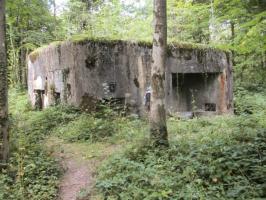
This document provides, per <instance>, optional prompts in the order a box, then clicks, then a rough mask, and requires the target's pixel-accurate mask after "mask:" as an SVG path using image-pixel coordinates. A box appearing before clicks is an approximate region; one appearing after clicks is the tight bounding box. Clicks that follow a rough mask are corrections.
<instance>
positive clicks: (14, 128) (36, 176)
mask: <svg viewBox="0 0 266 200" xmlns="http://www.w3.org/2000/svg"><path fill="white" fill-rule="evenodd" d="M9 98H10V102H9V103H10V112H11V114H10V124H11V127H10V143H11V158H10V163H9V166H8V169H7V170H6V171H3V172H2V173H0V177H1V181H0V182H1V186H0V198H1V199H18V200H24V199H36V200H41V199H43V200H46V199H55V198H56V196H57V192H58V191H57V190H58V178H59V175H60V170H59V168H58V163H57V162H56V160H54V159H53V158H51V156H50V155H49V153H48V152H47V151H46V150H45V146H44V144H43V141H44V139H45V137H46V136H48V135H49V134H50V133H51V132H52V130H53V128H55V127H56V126H58V125H63V124H65V123H68V122H69V121H72V120H74V119H75V118H76V116H77V115H78V112H77V110H76V109H74V108H71V107H60V106H58V107H52V108H50V109H47V110H45V111H43V112H36V111H32V110H31V109H30V106H29V105H28V104H27V98H26V95H25V93H24V92H20V91H19V90H15V89H12V90H11V91H10V96H9ZM1 195H2V196H1Z"/></svg>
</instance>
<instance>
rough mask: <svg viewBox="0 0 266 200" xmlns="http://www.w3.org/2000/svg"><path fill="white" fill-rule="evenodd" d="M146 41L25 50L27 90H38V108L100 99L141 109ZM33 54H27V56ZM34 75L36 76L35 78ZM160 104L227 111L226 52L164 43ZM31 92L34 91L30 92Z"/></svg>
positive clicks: (187, 110) (178, 110)
mask: <svg viewBox="0 0 266 200" xmlns="http://www.w3.org/2000/svg"><path fill="white" fill-rule="evenodd" d="M151 47H152V46H151V44H144V43H132V42H126V41H91V40H86V41H80V42H70V41H66V42H63V43H61V44H60V45H58V44H57V45H53V44H51V45H49V46H48V47H46V48H43V49H42V50H39V51H38V55H37V56H36V52H33V53H32V54H30V55H29V62H28V72H29V73H28V85H29V89H28V94H29V99H30V101H31V103H32V105H36V102H37V101H36V100H37V98H36V95H34V91H37V90H42V99H45V100H42V106H41V107H42V108H45V107H47V106H50V105H54V104H58V103H60V102H61V103H66V104H71V105H74V106H80V107H82V108H85V107H87V108H89V110H90V109H93V108H95V105H93V104H97V102H98V101H101V100H106V101H110V102H115V103H119V104H122V105H123V106H125V105H126V106H127V107H128V108H129V109H128V110H129V111H130V112H134V113H137V114H139V115H145V114H146V113H147V105H146V103H145V100H144V99H145V95H146V92H147V89H148V88H149V87H150V73H151V53H152V49H151ZM33 55H34V59H31V57H33ZM36 77H38V78H36ZM165 77H166V85H165V87H166V105H167V111H168V113H170V114H173V115H183V114H185V115H187V114H190V115H194V116H195V115H196V116H201V115H211V114H223V113H231V112H232V99H233V93H232V84H233V81H232V63H231V54H230V53H229V52H225V51H222V50H218V49H214V48H207V47H198V46H193V45H181V44H177V45H174V46H173V45H171V47H170V46H169V47H168V56H167V63H166V75H165ZM35 93H36V92H35Z"/></svg>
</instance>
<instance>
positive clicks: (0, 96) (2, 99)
mask: <svg viewBox="0 0 266 200" xmlns="http://www.w3.org/2000/svg"><path fill="white" fill-rule="evenodd" d="M5 26H6V23H5V0H0V167H1V165H3V164H4V165H5V164H6V163H7V159H8V110H7V59H6V40H5V35H6V28H5Z"/></svg>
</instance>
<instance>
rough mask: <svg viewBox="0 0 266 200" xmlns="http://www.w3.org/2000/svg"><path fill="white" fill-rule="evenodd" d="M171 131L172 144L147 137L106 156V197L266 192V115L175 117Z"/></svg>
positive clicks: (102, 188) (102, 172)
mask: <svg viewBox="0 0 266 200" xmlns="http://www.w3.org/2000/svg"><path fill="white" fill-rule="evenodd" d="M176 124H179V125H178V126H177V125H176ZM169 131H170V134H171V137H170V138H171V147H170V148H169V149H164V150H160V149H154V148H153V147H152V146H149V145H147V142H145V145H140V146H139V145H138V146H135V147H134V148H131V149H129V150H127V151H126V152H124V153H122V154H119V155H116V156H113V157H112V158H110V159H109V160H108V161H107V162H105V164H104V165H103V166H102V167H101V168H100V169H99V170H98V172H99V175H98V181H97V185H96V187H97V189H98V190H99V193H100V194H103V196H104V198H106V199H254V198H265V197H266V193H265V191H266V183H265V180H266V171H265V169H266V159H265V158H266V123H265V116H264V118H262V119H261V118H259V117H258V116H257V115H250V116H248V117H246V116H245V117H244V116H240V117H217V118H213V119H207V118H203V119H193V120H189V121H174V120H172V121H171V122H170V123H169Z"/></svg>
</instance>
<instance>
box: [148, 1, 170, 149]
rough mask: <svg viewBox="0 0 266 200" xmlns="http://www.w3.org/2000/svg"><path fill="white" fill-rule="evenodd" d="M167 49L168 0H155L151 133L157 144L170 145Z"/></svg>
mask: <svg viewBox="0 0 266 200" xmlns="http://www.w3.org/2000/svg"><path fill="white" fill-rule="evenodd" d="M166 51H167V17H166V1H165V0H154V35H153V48H152V68H151V88H152V91H151V108H150V135H151V140H152V143H153V144H154V145H155V146H161V145H164V146H168V136H167V135H168V134H167V126H166V111H165V60H166Z"/></svg>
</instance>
